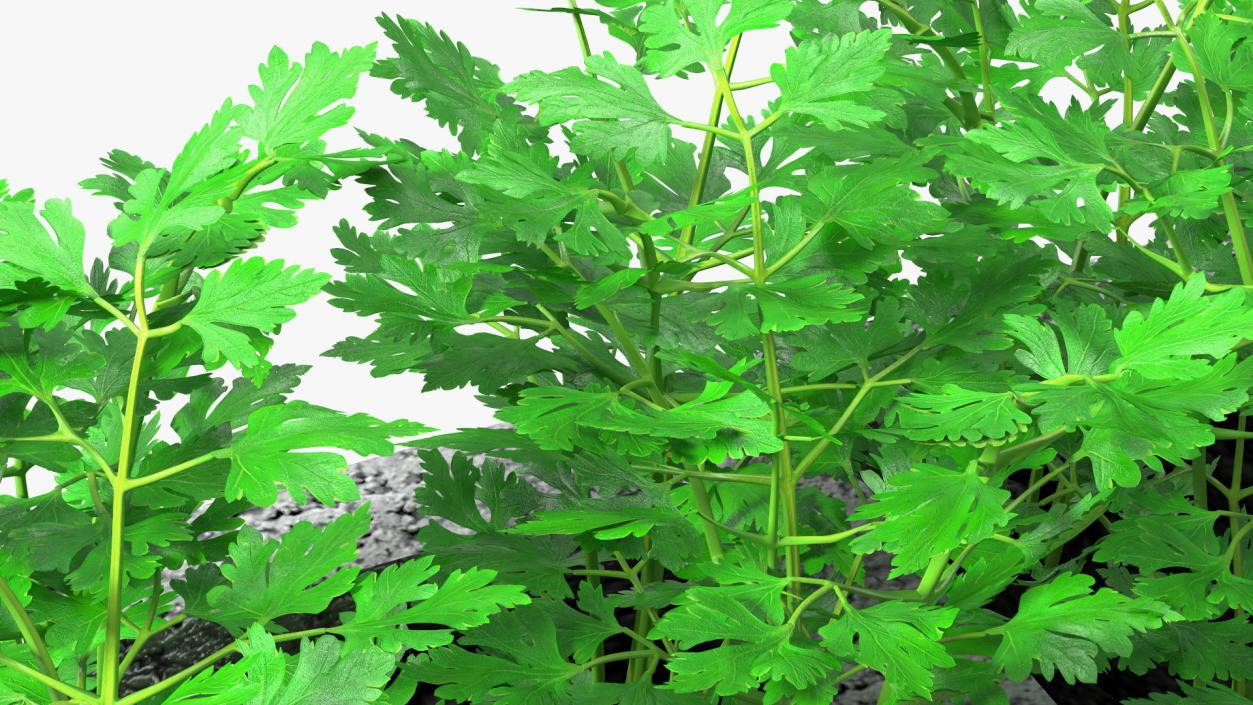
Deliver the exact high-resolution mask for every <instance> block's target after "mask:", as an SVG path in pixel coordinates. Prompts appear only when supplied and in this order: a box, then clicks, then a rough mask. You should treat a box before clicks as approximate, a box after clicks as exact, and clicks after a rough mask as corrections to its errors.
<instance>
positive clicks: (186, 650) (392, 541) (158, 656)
mask: <svg viewBox="0 0 1253 705" xmlns="http://www.w3.org/2000/svg"><path fill="white" fill-rule="evenodd" d="M350 472H351V474H352V476H353V479H354V480H356V482H357V484H358V486H359V487H360V488H361V496H362V499H361V501H359V502H354V503H349V504H343V505H340V506H337V507H324V506H321V505H318V504H306V505H304V506H300V505H297V504H296V503H295V502H292V501H291V500H290V499H286V498H284V499H280V500H279V502H278V503H277V504H275V505H274V506H272V507H266V508H263V509H256V510H253V511H251V512H250V513H248V514H247V515H245V520H246V521H247V522H248V523H249V524H250V525H252V526H254V527H256V528H257V529H258V530H260V531H261V532H262V533H263V534H265V535H267V536H281V535H282V534H284V533H285V532H286V531H288V530H289V529H290V528H291V527H292V526H293V525H294V524H296V523H297V522H300V521H308V522H312V523H313V524H316V525H319V526H324V525H326V524H328V523H330V522H331V521H333V520H334V519H335V518H336V517H338V516H340V515H341V514H343V513H345V512H349V511H352V510H354V509H356V508H357V507H359V506H360V505H361V503H363V502H369V503H370V512H371V515H372V518H373V529H372V531H371V533H370V534H368V535H367V536H365V537H364V538H363V539H362V540H361V542H360V556H361V558H360V561H359V563H360V564H361V565H362V566H364V567H366V568H370V567H376V566H380V565H382V564H385V563H390V562H393V561H396V560H400V559H403V558H406V557H408V556H412V555H414V554H416V553H418V552H419V549H420V548H421V546H420V544H419V543H418V541H417V533H418V530H419V529H421V528H422V527H423V526H426V525H427V524H428V523H429V522H430V521H431V519H430V518H429V517H423V516H420V515H419V513H418V509H419V508H418V506H417V503H416V502H415V500H414V494H413V492H414V489H416V488H417V487H418V485H419V484H420V483H421V476H422V469H421V467H420V464H419V461H418V458H417V455H416V453H415V452H414V451H412V450H410V449H402V450H400V451H399V452H397V453H396V454H395V455H393V456H391V457H387V458H373V459H370V460H366V461H363V462H360V463H357V464H355V465H353V466H352V467H351V468H350ZM803 484H805V485H807V486H813V487H817V488H818V489H819V490H821V491H822V492H824V493H826V494H829V495H831V496H834V497H838V498H839V499H841V500H843V501H844V502H845V503H846V504H847V505H848V506H849V507H852V506H855V505H856V504H857V503H858V499H857V497H856V495H855V494H854V493H853V491H852V488H851V487H850V486H849V485H848V484H847V483H846V482H842V481H838V480H834V479H832V478H827V477H818V478H807V479H806V480H805V481H804V483H803ZM889 564H890V557H889V556H887V555H886V554H882V553H879V554H872V555H870V556H867V557H866V560H865V561H864V563H863V565H864V570H865V577H866V584H867V586H868V587H873V588H879V589H906V588H909V587H912V586H913V584H912V582H910V581H912V580H913V578H912V577H910V578H902V579H897V580H892V581H889V580H887V577H886V576H887V574H888V570H889V567H890V565H889ZM853 602H854V604H866V601H865V600H864V598H859V597H857V596H854V598H853ZM328 611H330V612H338V610H337V609H335V606H334V605H333V606H332V609H331V610H328ZM315 624H316V617H303V618H300V619H296V620H292V623H290V624H287V623H286V622H285V625H286V626H288V628H290V629H303V628H307V627H309V626H314V625H315ZM228 643H230V636H229V635H228V634H226V632H225V631H224V630H223V629H221V628H220V627H218V626H216V625H213V624H209V623H206V622H201V621H199V620H187V621H186V622H184V623H182V624H180V625H179V626H177V627H175V628H172V629H170V630H168V631H167V632H165V633H163V634H161V635H159V637H158V638H156V639H154V640H152V641H151V642H149V644H148V645H147V647H145V649H144V652H143V656H142V657H141V658H140V659H139V660H138V661H137V662H136V664H135V666H134V667H133V668H132V669H131V672H130V673H128V674H127V679H126V682H125V683H124V690H125V692H131V691H133V690H137V689H139V688H142V687H144V686H146V685H149V684H151V683H153V682H155V681H157V680H160V679H161V678H164V677H166V676H169V675H171V674H173V673H176V672H178V671H179V670H180V669H182V668H185V667H186V666H188V665H191V664H192V663H195V662H196V661H197V660H199V659H201V658H204V657H205V656H207V655H208V654H210V653H212V652H213V651H214V650H216V649H218V648H220V647H221V646H224V645H226V644H228ZM880 684H881V679H880V678H879V676H878V674H876V673H873V672H867V671H863V672H861V673H858V674H856V675H855V676H853V677H851V678H850V679H849V680H848V681H846V682H845V683H844V684H842V689H841V691H840V694H839V697H838V698H837V699H836V703H837V704H838V705H874V704H875V703H876V701H877V699H878V697H879V687H880ZM1004 688H1005V691H1006V693H1007V694H1008V696H1009V701H1010V703H1011V705H1055V703H1054V701H1053V700H1052V699H1051V698H1050V697H1049V696H1048V694H1047V693H1045V692H1044V691H1043V690H1042V689H1041V688H1040V686H1039V685H1037V684H1036V682H1035V681H1033V680H1028V681H1026V682H1024V683H1013V682H1006V683H1005V685H1004ZM422 702H436V701H434V700H429V701H428V700H423V701H422ZM1068 705H1072V704H1068Z"/></svg>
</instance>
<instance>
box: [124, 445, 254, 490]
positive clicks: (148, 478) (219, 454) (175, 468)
mask: <svg viewBox="0 0 1253 705" xmlns="http://www.w3.org/2000/svg"><path fill="white" fill-rule="evenodd" d="M227 453H229V451H224V450H215V451H213V452H212V453H205V454H204V455H200V456H197V457H195V458H192V459H191V460H187V461H185V462H182V463H179V464H178V465H172V466H170V467H168V468H166V469H164V470H159V471H157V472H154V473H152V474H150V475H144V476H143V477H137V478H134V479H131V480H129V481H128V482H127V483H126V485H127V487H128V488H130V489H134V488H136V487H143V486H145V485H151V484H152V483H154V482H160V481H161V480H164V479H166V478H168V477H173V476H174V475H177V474H179V473H181V472H184V471H186V470H191V469H192V468H195V467H199V466H201V465H204V464H205V463H207V462H209V461H211V460H217V459H219V458H224V457H227V455H226V454H227Z"/></svg>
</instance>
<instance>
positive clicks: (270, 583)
mask: <svg viewBox="0 0 1253 705" xmlns="http://www.w3.org/2000/svg"><path fill="white" fill-rule="evenodd" d="M369 530H370V511H369V508H368V507H362V508H360V509H358V510H356V511H355V512H353V513H351V514H346V515H344V516H342V517H340V518H338V519H336V520H335V521H333V522H331V523H330V524H329V525H327V526H326V527H325V528H323V529H319V528H317V527H315V526H314V525H313V524H310V523H308V522H299V523H297V524H296V525H295V526H293V527H292V528H291V530H290V531H288V532H287V534H286V535H285V536H284V537H283V539H282V540H281V541H278V540H272V541H271V540H266V539H265V538H263V537H262V536H261V532H259V531H257V530H256V529H252V528H248V527H245V528H244V529H241V530H240V532H239V534H238V535H237V537H236V539H235V542H234V543H232V544H231V548H230V560H229V561H228V562H226V563H223V564H222V567H221V576H222V578H224V579H225V582H224V583H223V584H218V585H215V586H214V587H212V588H210V589H209V590H208V592H206V593H205V594H204V596H203V602H201V601H199V600H192V599H189V601H188V603H189V610H191V612H192V614H197V615H199V616H202V617H204V618H207V619H211V620H213V621H214V622H217V623H218V624H221V625H222V626H224V627H226V628H228V629H230V630H231V631H233V632H241V631H244V630H245V629H246V628H247V627H248V626H249V625H252V624H257V625H264V624H266V623H268V622H270V621H271V620H273V619H274V618H275V617H281V616H283V615H285V614H317V613H319V612H321V611H322V610H324V609H326V607H327V605H329V604H330V603H331V600H333V599H334V598H336V597H338V596H340V595H342V594H344V593H346V592H348V591H349V590H351V589H352V586H353V581H354V580H355V579H356V577H357V573H358V572H359V571H360V569H359V568H357V567H354V566H349V567H342V566H344V564H346V563H351V562H352V561H355V560H356V559H357V540H358V539H360V538H361V537H362V536H365V534H366V532H368V531H369ZM198 572H201V573H206V575H194V574H193V575H192V576H189V580H188V583H187V585H188V586H189V587H190V586H192V585H194V584H197V583H199V581H201V580H208V579H210V578H211V577H212V576H211V575H207V574H208V573H210V572H216V570H215V569H213V568H200V569H198Z"/></svg>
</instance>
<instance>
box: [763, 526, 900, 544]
mask: <svg viewBox="0 0 1253 705" xmlns="http://www.w3.org/2000/svg"><path fill="white" fill-rule="evenodd" d="M876 526H878V524H862V525H861V526H855V527H853V528H851V529H847V530H845V531H840V532H837V533H834V534H821V535H817V536H786V537H784V538H782V539H780V540H779V545H780V546H823V545H828V544H833V543H839V542H841V541H843V540H844V539H847V538H851V537H853V536H856V535H857V534H860V533H862V532H865V531H869V530H871V529H873V528H875V527H876Z"/></svg>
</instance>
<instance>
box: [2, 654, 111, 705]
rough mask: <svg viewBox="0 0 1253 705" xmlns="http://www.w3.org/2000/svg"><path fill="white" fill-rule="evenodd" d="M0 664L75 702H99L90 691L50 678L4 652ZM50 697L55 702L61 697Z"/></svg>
mask: <svg viewBox="0 0 1253 705" xmlns="http://www.w3.org/2000/svg"><path fill="white" fill-rule="evenodd" d="M0 664H3V665H4V666H6V667H7V668H11V669H13V670H15V671H17V672H18V673H21V674H23V675H25V676H28V677H30V678H33V679H35V680H37V681H39V682H40V683H42V684H43V685H45V686H47V687H48V689H49V690H53V691H56V692H57V693H60V694H62V695H66V696H69V697H70V698H72V699H73V700H74V701H75V702H80V703H93V704H94V703H98V702H100V701H99V700H97V699H96V698H95V696H93V695H92V694H91V693H88V692H86V691H83V690H79V689H78V688H75V687H74V686H72V685H70V684H68V683H62V682H61V681H60V680H57V679H56V678H51V677H49V676H48V675H47V674H45V673H43V672H42V671H37V670H35V669H33V668H31V667H30V666H27V665H26V664H24V663H22V662H21V661H16V660H14V659H11V658H9V657H8V656H5V655H4V654H0ZM52 698H53V700H54V701H56V702H61V699H58V698H56V696H55V695H54V696H52Z"/></svg>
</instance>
